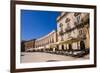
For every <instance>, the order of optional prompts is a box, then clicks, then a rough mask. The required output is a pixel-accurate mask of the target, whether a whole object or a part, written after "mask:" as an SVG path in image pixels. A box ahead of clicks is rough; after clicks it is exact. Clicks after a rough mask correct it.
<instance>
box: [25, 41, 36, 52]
mask: <svg viewBox="0 0 100 73" xmlns="http://www.w3.org/2000/svg"><path fill="white" fill-rule="evenodd" d="M24 45H25V51H31V50H33V48H35V39H32V40H28V41H25V43H24Z"/></svg>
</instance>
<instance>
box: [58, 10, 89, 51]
mask: <svg viewBox="0 0 100 73" xmlns="http://www.w3.org/2000/svg"><path fill="white" fill-rule="evenodd" d="M89 28H90V27H89V13H78V12H62V13H61V14H60V16H58V18H57V34H58V42H59V44H58V46H59V48H58V49H59V50H77V49H80V50H84V49H89V48H90V45H89V43H90V42H89V41H90V35H89Z"/></svg>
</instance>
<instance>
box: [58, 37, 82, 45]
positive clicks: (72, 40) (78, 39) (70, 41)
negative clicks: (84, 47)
mask: <svg viewBox="0 0 100 73" xmlns="http://www.w3.org/2000/svg"><path fill="white" fill-rule="evenodd" d="M80 40H81V39H80V38H71V39H69V40H66V41H61V42H60V43H59V44H71V43H73V42H78V41H80Z"/></svg>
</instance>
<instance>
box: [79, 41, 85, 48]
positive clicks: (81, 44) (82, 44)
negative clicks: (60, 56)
mask: <svg viewBox="0 0 100 73" xmlns="http://www.w3.org/2000/svg"><path fill="white" fill-rule="evenodd" d="M80 50H85V43H84V41H80Z"/></svg>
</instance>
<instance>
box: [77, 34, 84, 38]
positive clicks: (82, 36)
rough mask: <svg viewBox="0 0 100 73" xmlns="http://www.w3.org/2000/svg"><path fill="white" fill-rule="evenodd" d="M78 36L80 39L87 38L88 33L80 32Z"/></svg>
mask: <svg viewBox="0 0 100 73" xmlns="http://www.w3.org/2000/svg"><path fill="white" fill-rule="evenodd" d="M78 38H80V39H86V34H81V35H80V34H79V35H78Z"/></svg>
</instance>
